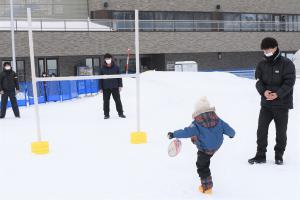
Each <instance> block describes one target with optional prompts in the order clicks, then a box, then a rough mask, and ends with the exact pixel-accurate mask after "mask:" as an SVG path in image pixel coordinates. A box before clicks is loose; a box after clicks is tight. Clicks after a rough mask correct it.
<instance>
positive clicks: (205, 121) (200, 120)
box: [194, 111, 219, 128]
mask: <svg viewBox="0 0 300 200" xmlns="http://www.w3.org/2000/svg"><path fill="white" fill-rule="evenodd" d="M194 120H195V123H197V124H199V125H201V126H203V127H205V128H213V127H215V126H217V124H218V122H219V117H218V116H217V114H216V113H215V112H214V111H211V112H205V113H202V114H200V115H198V116H196V117H195V118H194Z"/></svg>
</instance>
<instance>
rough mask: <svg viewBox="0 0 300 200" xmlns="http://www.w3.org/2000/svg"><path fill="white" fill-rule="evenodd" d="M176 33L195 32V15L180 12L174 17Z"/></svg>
mask: <svg viewBox="0 0 300 200" xmlns="http://www.w3.org/2000/svg"><path fill="white" fill-rule="evenodd" d="M174 20H175V30H176V31H193V29H194V15H193V13H191V12H178V13H176V14H175V15H174Z"/></svg>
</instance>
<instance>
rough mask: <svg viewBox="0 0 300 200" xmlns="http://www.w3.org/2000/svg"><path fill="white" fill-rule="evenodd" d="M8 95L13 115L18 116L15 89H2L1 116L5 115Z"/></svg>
mask: <svg viewBox="0 0 300 200" xmlns="http://www.w3.org/2000/svg"><path fill="white" fill-rule="evenodd" d="M8 97H9V99H10V102H11V106H12V109H13V111H14V114H15V116H16V117H19V116H20V112H19V107H18V103H17V99H16V93H15V91H4V94H2V95H1V118H4V117H5V114H6V106H7V100H8Z"/></svg>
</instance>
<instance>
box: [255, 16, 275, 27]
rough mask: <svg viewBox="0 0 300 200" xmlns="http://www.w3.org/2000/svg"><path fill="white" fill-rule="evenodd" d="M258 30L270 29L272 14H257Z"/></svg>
mask: <svg viewBox="0 0 300 200" xmlns="http://www.w3.org/2000/svg"><path fill="white" fill-rule="evenodd" d="M257 21H258V27H257V28H258V31H272V15H270V14H257Z"/></svg>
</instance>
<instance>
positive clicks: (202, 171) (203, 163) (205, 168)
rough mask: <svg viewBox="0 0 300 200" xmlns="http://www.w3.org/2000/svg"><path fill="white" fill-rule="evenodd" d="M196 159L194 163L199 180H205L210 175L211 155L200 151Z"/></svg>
mask: <svg viewBox="0 0 300 200" xmlns="http://www.w3.org/2000/svg"><path fill="white" fill-rule="evenodd" d="M197 154H198V158H197V162H196V166H197V172H198V174H199V177H200V178H201V179H206V178H207V177H209V176H210V175H211V173H210V169H209V165H210V158H211V157H212V156H213V155H208V154H206V153H204V152H202V151H198V153H197Z"/></svg>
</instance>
